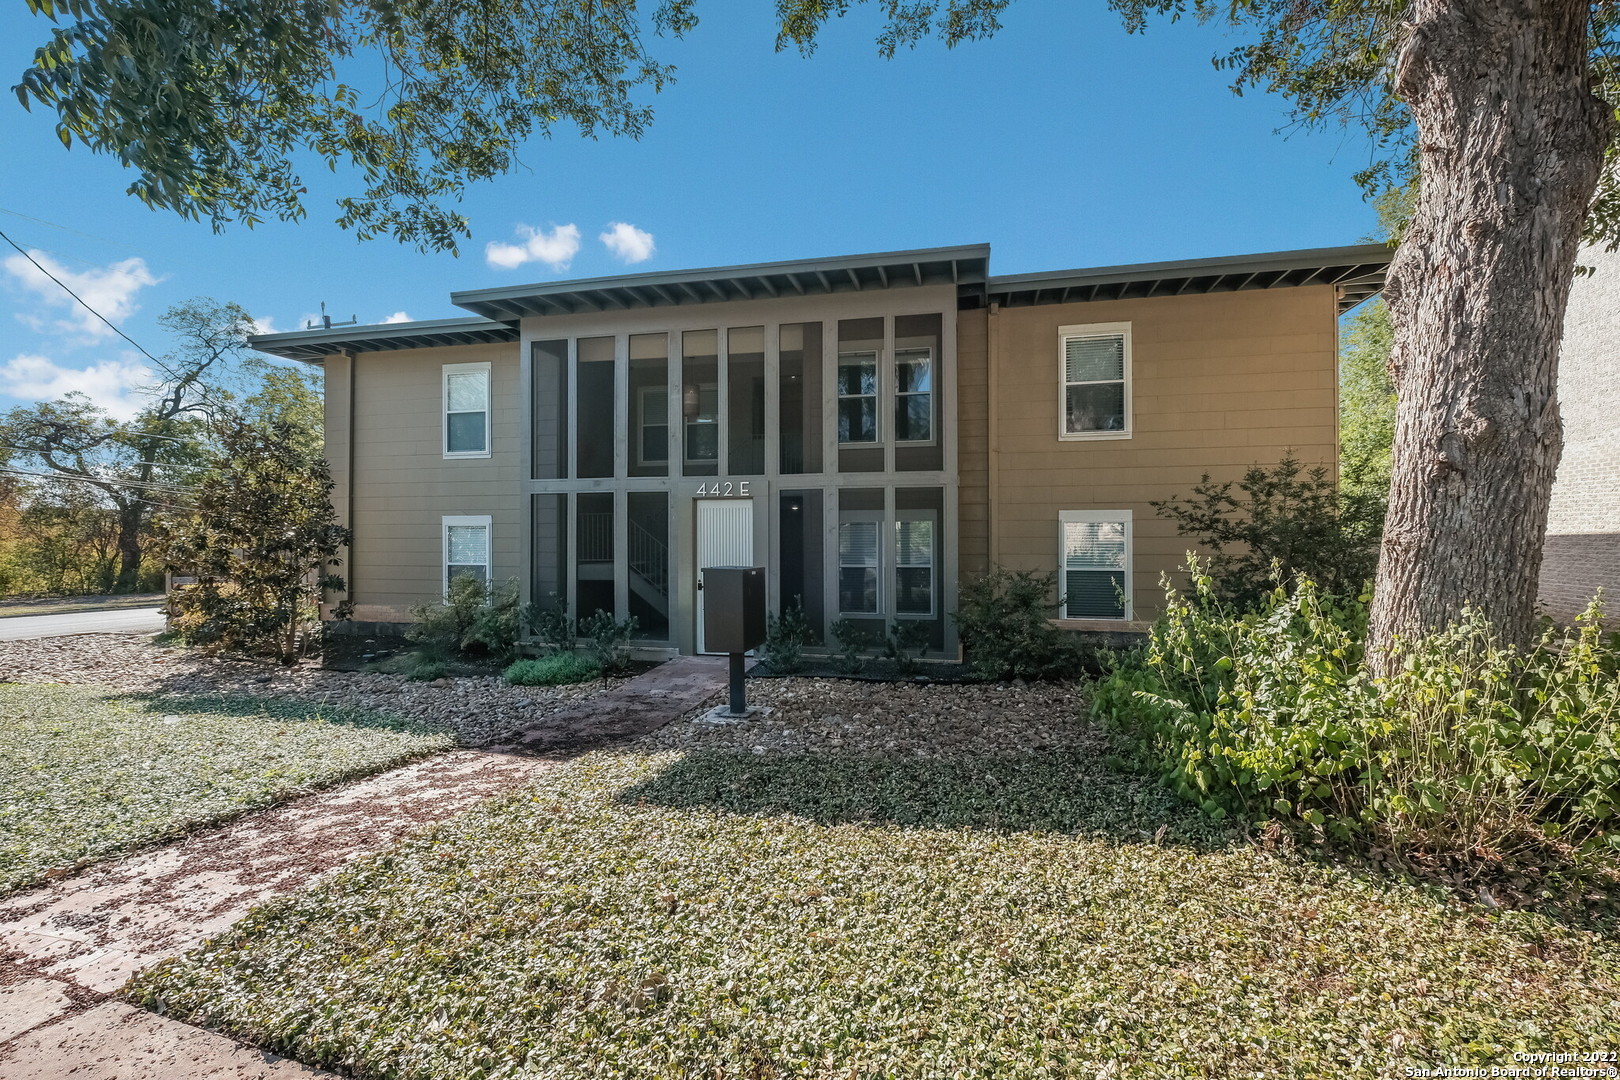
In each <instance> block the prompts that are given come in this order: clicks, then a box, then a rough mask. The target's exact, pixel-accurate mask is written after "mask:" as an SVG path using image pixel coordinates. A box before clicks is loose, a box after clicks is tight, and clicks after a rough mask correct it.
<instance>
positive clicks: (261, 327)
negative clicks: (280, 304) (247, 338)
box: [251, 315, 281, 334]
mask: <svg viewBox="0 0 1620 1080" xmlns="http://www.w3.org/2000/svg"><path fill="white" fill-rule="evenodd" d="M251 318H252V320H253V332H254V333H255V334H279V333H281V331H280V330H277V329H276V320H274V319H272V318H271V317H270V316H268V315H254V316H252V317H251Z"/></svg>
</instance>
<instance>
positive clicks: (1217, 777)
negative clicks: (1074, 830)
mask: <svg viewBox="0 0 1620 1080" xmlns="http://www.w3.org/2000/svg"><path fill="white" fill-rule="evenodd" d="M1190 569H1191V571H1192V576H1193V582H1194V590H1195V592H1194V595H1193V596H1192V597H1190V598H1189V597H1186V596H1182V595H1180V594H1178V593H1177V592H1176V591H1175V590H1173V589H1172V590H1168V591H1167V597H1166V599H1167V604H1166V612H1165V615H1164V616H1163V618H1162V619H1161V620H1160V621H1159V622H1158V624H1157V625H1156V626H1155V627H1154V629H1153V633H1152V635H1151V638H1150V641H1149V643H1148V645H1147V646H1146V648H1145V649H1144V650H1143V651H1142V653H1141V654H1140V655H1138V656H1136V657H1133V658H1129V659H1126V660H1124V661H1122V662H1120V663H1118V664H1116V666H1115V667H1114V669H1113V671H1112V672H1111V673H1110V674H1109V675H1108V677H1106V678H1105V679H1103V680H1102V681H1101V682H1099V684H1098V685H1097V687H1096V691H1095V694H1094V696H1093V703H1094V704H1093V711H1094V714H1095V715H1096V716H1097V717H1099V718H1101V719H1103V720H1104V721H1106V722H1107V723H1109V724H1110V725H1112V726H1113V727H1114V728H1115V729H1116V730H1117V731H1118V732H1119V733H1120V734H1121V735H1122V736H1123V742H1124V745H1125V746H1126V747H1127V751H1128V753H1129V754H1130V755H1131V756H1132V757H1133V758H1135V759H1136V761H1138V762H1139V763H1141V764H1145V765H1147V766H1149V767H1151V768H1153V769H1155V770H1157V771H1159V772H1160V773H1161V774H1162V777H1163V780H1164V782H1165V783H1166V784H1167V785H1168V786H1170V787H1172V788H1173V789H1174V790H1175V791H1177V792H1179V793H1180V794H1181V795H1183V796H1184V797H1186V798H1189V799H1191V800H1192V801H1194V802H1197V803H1199V804H1200V805H1201V806H1202V807H1203V808H1204V810H1205V811H1206V812H1207V813H1209V814H1210V815H1211V816H1214V817H1217V818H1218V817H1223V816H1225V815H1227V814H1236V815H1240V816H1242V817H1244V818H1247V819H1249V820H1253V821H1264V820H1267V819H1271V820H1276V821H1278V822H1282V823H1287V824H1289V825H1291V826H1292V827H1294V828H1296V829H1301V830H1303V831H1305V832H1307V833H1309V834H1311V835H1313V836H1325V837H1330V838H1334V839H1337V840H1340V841H1348V842H1351V843H1353V844H1355V845H1357V846H1361V847H1367V848H1374V849H1380V850H1389V851H1394V852H1397V853H1401V854H1403V855H1404V856H1406V857H1408V858H1409V860H1415V861H1416V862H1418V863H1419V864H1424V863H1434V862H1439V863H1441V864H1444V865H1467V866H1469V867H1470V868H1471V871H1470V872H1481V871H1484V870H1486V869H1488V868H1490V867H1492V866H1495V867H1506V866H1509V865H1517V866H1521V867H1523V866H1544V865H1547V864H1548V863H1550V862H1558V863H1565V864H1568V865H1580V864H1584V863H1586V862H1588V860H1589V859H1590V858H1592V857H1599V858H1601V859H1602V860H1603V862H1604V865H1607V866H1610V867H1612V866H1614V865H1616V863H1615V860H1614V858H1613V857H1614V856H1615V855H1616V854H1620V832H1615V831H1614V826H1613V822H1614V821H1615V818H1616V814H1617V813H1620V639H1617V638H1615V637H1613V636H1610V637H1605V636H1604V634H1603V632H1602V630H1601V628H1600V623H1599V618H1600V615H1601V608H1600V607H1599V605H1598V604H1597V602H1596V601H1594V603H1593V605H1592V607H1591V608H1590V609H1589V610H1588V611H1587V612H1586V614H1585V615H1583V616H1582V618H1581V620H1580V622H1578V624H1577V625H1576V627H1575V628H1573V629H1568V630H1560V629H1557V628H1554V627H1552V626H1551V625H1549V626H1548V627H1547V629H1546V630H1545V632H1544V633H1543V636H1542V638H1541V640H1540V642H1539V643H1538V644H1537V645H1536V646H1535V648H1533V649H1531V650H1529V651H1528V652H1519V651H1517V650H1514V649H1512V648H1510V647H1508V646H1506V645H1504V644H1503V643H1502V642H1501V641H1500V640H1499V639H1498V637H1497V636H1496V634H1495V632H1494V631H1493V629H1492V628H1491V626H1490V624H1489V623H1488V622H1487V621H1486V620H1485V619H1484V618H1483V616H1481V615H1480V614H1479V613H1477V612H1469V613H1466V614H1465V616H1464V617H1463V618H1462V619H1460V620H1459V621H1458V622H1457V623H1455V624H1453V625H1452V626H1450V627H1448V628H1446V629H1445V630H1443V631H1441V632H1439V633H1437V634H1434V635H1432V636H1429V637H1427V638H1424V639H1422V640H1419V641H1415V642H1410V643H1408V644H1407V645H1406V646H1405V656H1406V660H1405V664H1404V666H1403V667H1402V669H1401V670H1400V671H1398V672H1397V673H1396V674H1395V675H1394V676H1392V677H1391V678H1389V679H1385V680H1378V679H1373V678H1371V677H1369V676H1368V675H1367V674H1366V673H1364V671H1363V670H1362V666H1361V660H1362V646H1363V642H1364V640H1365V634H1366V624H1367V599H1368V598H1367V597H1365V596H1361V597H1352V598H1345V599H1341V598H1335V597H1332V596H1331V595H1329V594H1327V593H1325V592H1323V591H1322V590H1321V589H1319V588H1318V587H1317V586H1316V585H1315V584H1314V583H1312V582H1311V581H1310V580H1309V579H1306V578H1301V579H1299V580H1298V581H1297V583H1296V584H1295V585H1294V586H1293V589H1292V591H1291V592H1290V591H1288V590H1285V589H1283V588H1281V587H1276V588H1273V590H1272V591H1271V592H1270V594H1268V596H1267V597H1266V601H1265V604H1264V606H1263V608H1262V609H1261V610H1259V611H1256V612H1250V613H1247V614H1240V613H1237V612H1236V611H1234V610H1233V609H1232V608H1231V607H1229V606H1227V605H1225V604H1223V603H1222V602H1221V601H1220V600H1219V599H1218V598H1217V597H1216V595H1215V590H1216V584H1215V582H1214V580H1213V578H1212V577H1211V576H1210V575H1209V574H1208V573H1206V572H1205V568H1204V567H1203V566H1201V565H1199V564H1198V563H1197V561H1196V560H1195V561H1194V562H1193V563H1192V564H1191V566H1190Z"/></svg>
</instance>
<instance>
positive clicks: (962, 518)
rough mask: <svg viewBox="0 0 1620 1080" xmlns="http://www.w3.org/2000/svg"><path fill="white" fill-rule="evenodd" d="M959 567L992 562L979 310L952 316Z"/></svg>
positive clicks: (979, 567) (983, 323) (984, 340)
mask: <svg viewBox="0 0 1620 1080" xmlns="http://www.w3.org/2000/svg"><path fill="white" fill-rule="evenodd" d="M956 384H957V391H956V438H957V442H956V452H957V476H958V488H957V498H958V503H957V535H958V544H959V548H958V566H957V569H958V573H959V574H960V575H962V576H969V575H973V574H982V573H984V572H985V571H986V570H987V569H989V566H990V473H989V449H990V401H989V395H990V344H989V319H988V317H987V315H986V313H985V312H984V311H983V310H980V311H964V312H961V313H960V314H958V315H957V319H956Z"/></svg>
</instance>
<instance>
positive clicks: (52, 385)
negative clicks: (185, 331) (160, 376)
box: [0, 353, 152, 420]
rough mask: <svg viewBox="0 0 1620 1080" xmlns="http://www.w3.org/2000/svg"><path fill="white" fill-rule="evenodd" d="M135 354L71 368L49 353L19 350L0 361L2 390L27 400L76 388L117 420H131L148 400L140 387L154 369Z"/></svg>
mask: <svg viewBox="0 0 1620 1080" xmlns="http://www.w3.org/2000/svg"><path fill="white" fill-rule="evenodd" d="M134 356H135V354H134V353H125V354H124V358H123V359H122V360H107V361H103V362H102V363H99V364H91V365H90V366H89V367H86V368H71V367H65V366H63V365H62V364H58V363H57V362H56V361H54V360H52V359H51V358H50V357H48V356H40V355H38V354H37V353H19V354H18V355H16V356H14V357H12V358H11V359H10V360H7V361H6V362H5V363H3V364H0V393H5V394H10V395H11V396H12V397H16V398H22V399H23V400H25V401H50V400H55V399H56V398H59V397H62V396H63V395H65V394H70V393H72V392H74V391H75V390H76V391H78V392H80V393H82V394H85V395H87V396H88V397H89V398H90V400H91V401H94V402H95V403H96V404H97V405H100V406H101V407H102V408H104V409H106V410H107V411H108V412H109V413H111V414H112V415H113V416H114V417H116V418H117V419H119V420H128V419H130V418H131V417H133V416H134V415H135V414H136V413H137V412H139V411H140V410H141V408H142V406H144V405H145V404H146V403H147V399H146V396H145V395H144V394H141V393H139V392H138V391H137V387H140V386H144V385H146V384H147V383H148V382H150V381H151V379H152V372H151V371H150V370H148V369H147V368H145V367H144V366H142V365H141V364H139V363H138V362H136V361H135V359H134Z"/></svg>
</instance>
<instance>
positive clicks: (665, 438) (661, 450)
mask: <svg viewBox="0 0 1620 1080" xmlns="http://www.w3.org/2000/svg"><path fill="white" fill-rule="evenodd" d="M640 429H641V430H640V431H639V433H638V434H637V438H636V462H637V463H638V464H640V465H643V466H657V465H664V464H667V463H668V461H669V387H667V386H645V387H642V389H641V424H640Z"/></svg>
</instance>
